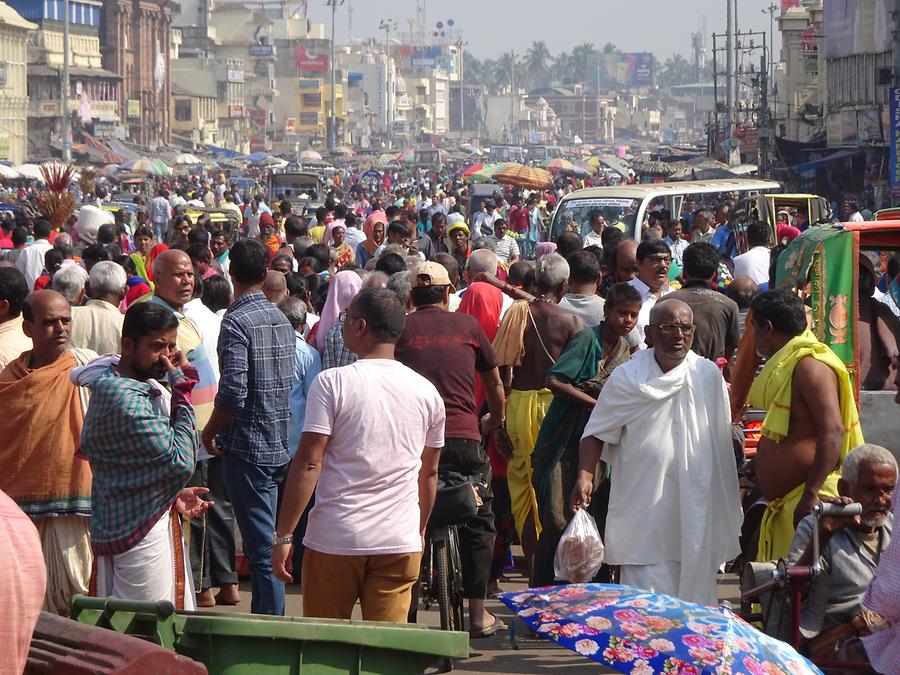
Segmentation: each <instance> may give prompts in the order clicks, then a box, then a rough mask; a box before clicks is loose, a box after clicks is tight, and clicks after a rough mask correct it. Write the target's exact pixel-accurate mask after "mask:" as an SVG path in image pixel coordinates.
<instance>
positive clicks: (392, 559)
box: [301, 548, 422, 623]
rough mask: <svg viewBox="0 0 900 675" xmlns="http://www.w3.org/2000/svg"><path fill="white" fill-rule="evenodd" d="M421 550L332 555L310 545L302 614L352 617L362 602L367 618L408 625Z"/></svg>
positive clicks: (305, 556) (303, 581) (305, 558)
mask: <svg viewBox="0 0 900 675" xmlns="http://www.w3.org/2000/svg"><path fill="white" fill-rule="evenodd" d="M421 563H422V554H421V553H398V554H391V555H331V554H329V553H320V552H319V551H314V550H312V549H310V548H308V549H306V551H305V552H304V554H303V570H302V576H301V589H302V592H303V616H308V617H309V616H314V617H319V618H323V619H349V618H350V615H351V614H352V612H353V605H355V604H356V601H357V600H359V604H360V607H361V608H362V617H363V619H364V620H366V621H392V622H394V623H406V619H407V614H408V613H409V605H410V601H411V600H412V587H413V585H414V584H415V583H416V581H417V580H418V579H419V568H420V566H421Z"/></svg>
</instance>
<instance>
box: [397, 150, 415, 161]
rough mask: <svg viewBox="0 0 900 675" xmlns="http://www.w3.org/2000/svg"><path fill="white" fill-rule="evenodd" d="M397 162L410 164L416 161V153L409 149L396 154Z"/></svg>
mask: <svg viewBox="0 0 900 675" xmlns="http://www.w3.org/2000/svg"><path fill="white" fill-rule="evenodd" d="M396 158H397V161H399V162H404V163H405V164H412V163H413V162H415V161H416V151H415V150H413V149H412V148H410V149H409V150H404V151H403V152H398V153H397V155H396Z"/></svg>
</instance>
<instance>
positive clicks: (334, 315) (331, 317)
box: [316, 270, 362, 352]
mask: <svg viewBox="0 0 900 675" xmlns="http://www.w3.org/2000/svg"><path fill="white" fill-rule="evenodd" d="M361 287H362V278H361V277H360V276H359V275H358V274H357V273H356V272H353V271H349V270H348V271H344V272H338V273H337V274H335V275H334V277H333V278H332V279H331V284H330V285H329V286H328V295H327V297H326V298H325V307H324V308H323V309H322V316H321V317H320V318H319V329H318V332H317V333H316V347H318V349H319V351H320V352H324V351H325V335H326V333H328V330H329V329H330V328H331V327H332V326H334V325H335V324H336V323H338V322H339V321H340V314H341V312H343V311H345V310H346V309H347V308H348V307H349V306H350V303H351V302H353V298H355V297H356V294H357V293H359V289H360V288H361Z"/></svg>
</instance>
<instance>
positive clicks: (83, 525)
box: [31, 516, 94, 616]
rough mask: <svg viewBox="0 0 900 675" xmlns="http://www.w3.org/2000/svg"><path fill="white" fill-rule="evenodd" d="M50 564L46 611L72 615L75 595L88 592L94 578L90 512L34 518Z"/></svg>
mask: <svg viewBox="0 0 900 675" xmlns="http://www.w3.org/2000/svg"><path fill="white" fill-rule="evenodd" d="M31 520H32V522H33V523H34V526H35V527H36V528H37V531H38V534H39V535H40V538H41V548H42V549H43V551H44V563H45V564H46V566H47V593H46V595H45V596H44V607H43V609H44V611H46V612H52V613H53V614H60V615H62V616H69V600H71V599H72V596H73V595H77V594H79V593H80V594H82V595H84V594H87V592H88V586H89V584H90V580H91V563H92V561H93V557H94V556H93V554H92V553H91V538H90V534H89V530H88V527H89V525H90V518H88V517H87V516H54V517H46V518H32V519H31Z"/></svg>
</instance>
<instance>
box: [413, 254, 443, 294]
mask: <svg viewBox="0 0 900 675" xmlns="http://www.w3.org/2000/svg"><path fill="white" fill-rule="evenodd" d="M410 281H411V282H412V287H413V288H419V287H421V286H450V285H451V284H450V275H449V274H447V268H446V267H444V266H443V265H441V264H440V263H436V262H431V261H430V260H429V261H428V262H423V263H422V264H421V265H419V266H418V267H417V268H416V271H415V274H413V276H412V278H411V279H410Z"/></svg>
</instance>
